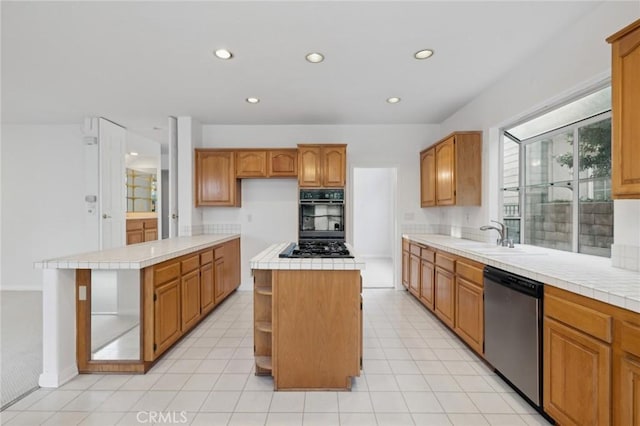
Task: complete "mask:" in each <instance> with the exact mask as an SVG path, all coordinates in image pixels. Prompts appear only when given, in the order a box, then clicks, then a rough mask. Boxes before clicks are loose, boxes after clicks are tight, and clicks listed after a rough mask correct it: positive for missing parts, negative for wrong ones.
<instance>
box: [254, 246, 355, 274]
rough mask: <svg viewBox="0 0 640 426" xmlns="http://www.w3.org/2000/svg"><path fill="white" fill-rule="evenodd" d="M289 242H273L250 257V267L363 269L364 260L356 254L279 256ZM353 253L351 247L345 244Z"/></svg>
mask: <svg viewBox="0 0 640 426" xmlns="http://www.w3.org/2000/svg"><path fill="white" fill-rule="evenodd" d="M289 244H291V243H280V244H273V245H272V246H269V247H267V248H266V249H265V250H263V251H261V252H260V253H258V254H257V255H256V256H254V257H253V258H252V259H251V262H250V264H251V269H288V270H303V269H304V270H308V269H318V270H325V271H326V270H330V271H332V270H342V269H345V270H353V269H364V262H363V261H362V259H359V258H358V256H357V255H354V256H355V257H354V258H353V259H345V258H319V257H316V258H311V259H310V258H279V257H278V255H279V254H280V252H281V251H282V250H284V249H285V248H286V247H287V246H288V245H289ZM347 248H348V249H349V251H350V252H351V254H354V253H353V248H352V247H351V246H350V245H348V244H347Z"/></svg>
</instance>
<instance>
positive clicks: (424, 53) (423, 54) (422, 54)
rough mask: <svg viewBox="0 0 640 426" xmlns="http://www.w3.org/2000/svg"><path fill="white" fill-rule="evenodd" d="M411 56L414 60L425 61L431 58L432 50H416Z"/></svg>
mask: <svg viewBox="0 0 640 426" xmlns="http://www.w3.org/2000/svg"><path fill="white" fill-rule="evenodd" d="M413 56H414V57H415V58H416V59H427V58H430V57H431V56H433V50H431V49H423V50H418V51H417V52H416V53H415V54H414V55H413Z"/></svg>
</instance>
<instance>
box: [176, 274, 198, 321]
mask: <svg viewBox="0 0 640 426" xmlns="http://www.w3.org/2000/svg"><path fill="white" fill-rule="evenodd" d="M181 281H182V282H181V294H180V297H181V299H182V331H185V330H187V329H189V328H190V327H191V326H192V325H193V324H195V323H196V322H197V321H198V319H199V318H200V271H199V270H198V269H196V270H194V271H191V272H189V273H187V274H184V275H183V276H182V280H181Z"/></svg>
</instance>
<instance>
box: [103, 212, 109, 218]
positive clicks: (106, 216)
mask: <svg viewBox="0 0 640 426" xmlns="http://www.w3.org/2000/svg"><path fill="white" fill-rule="evenodd" d="M102 218H103V219H111V216H109V215H108V214H106V213H102Z"/></svg>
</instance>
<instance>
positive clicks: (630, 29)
mask: <svg viewBox="0 0 640 426" xmlns="http://www.w3.org/2000/svg"><path fill="white" fill-rule="evenodd" d="M607 41H608V42H609V43H611V48H612V64H611V89H612V105H611V110H612V119H613V143H612V163H611V187H612V191H611V192H612V194H613V197H614V198H640V167H638V164H640V120H638V117H640V19H639V20H637V21H635V22H634V23H633V24H631V25H629V26H627V27H626V28H624V29H622V30H621V31H618V32H617V33H615V34H614V35H612V36H611V37H609V38H608V39H607Z"/></svg>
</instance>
